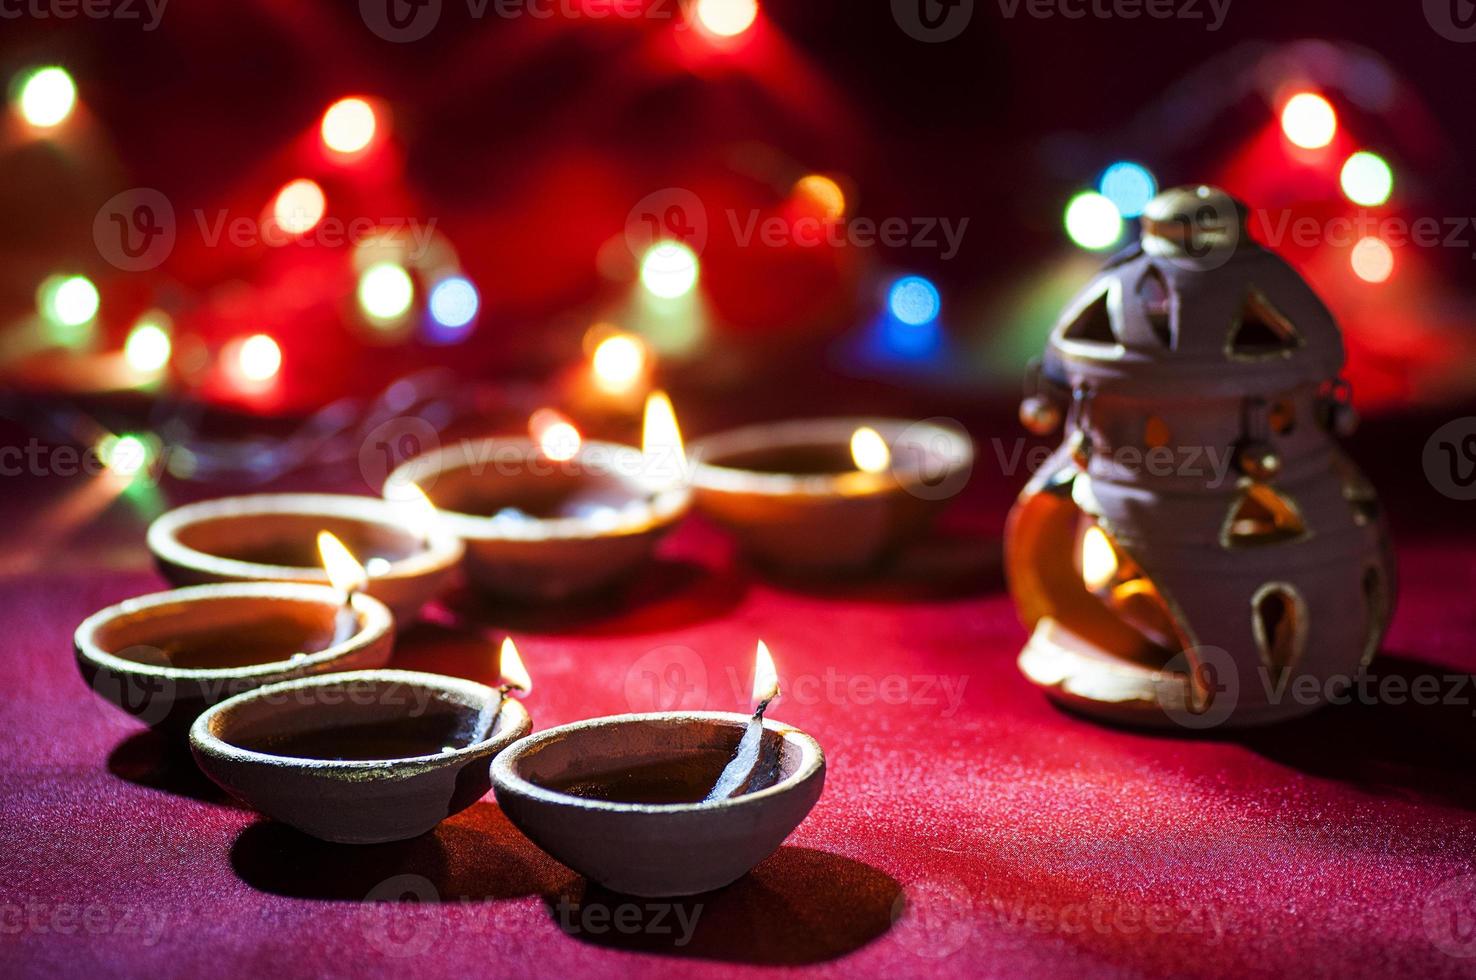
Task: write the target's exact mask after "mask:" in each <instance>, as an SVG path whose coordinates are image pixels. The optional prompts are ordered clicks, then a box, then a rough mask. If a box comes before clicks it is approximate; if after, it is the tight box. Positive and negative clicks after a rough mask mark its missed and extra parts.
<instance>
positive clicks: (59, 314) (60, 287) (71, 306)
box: [36, 276, 102, 327]
mask: <svg viewBox="0 0 1476 980" xmlns="http://www.w3.org/2000/svg"><path fill="white" fill-rule="evenodd" d="M101 302H102V301H101V299H100V298H99V296H98V293H97V287H96V286H94V285H93V284H92V280H91V279H88V278H87V277H86V276H49V277H47V279H46V280H45V281H44V282H43V283H41V288H40V289H39V290H37V291H36V307H37V311H38V312H39V313H40V314H41V316H42V317H43V318H44V319H46V320H47V321H48V322H49V323H51V324H54V325H55V326H59V327H80V326H82V325H83V324H86V323H90V322H92V319H93V318H94V317H96V316H97V310H98V307H99V306H100V305H101Z"/></svg>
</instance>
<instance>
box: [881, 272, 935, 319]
mask: <svg viewBox="0 0 1476 980" xmlns="http://www.w3.org/2000/svg"><path fill="white" fill-rule="evenodd" d="M887 307H888V308H889V309H890V310H891V311H892V316H894V317H896V318H897V319H898V320H900V321H902V322H903V323H905V324H907V325H908V326H910V327H920V326H922V325H923V324H925V323H932V322H933V321H934V320H936V319H938V314H939V313H940V312H941V311H942V309H943V299H942V297H941V296H939V295H938V287H937V286H934V285H933V284H932V283H931V282H929V281H928V280H926V279H924V278H923V277H922V276H903V277H902V278H901V279H898V280H897V281H896V282H894V283H892V288H891V289H890V290H888V292H887Z"/></svg>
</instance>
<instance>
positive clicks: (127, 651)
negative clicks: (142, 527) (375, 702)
mask: <svg viewBox="0 0 1476 980" xmlns="http://www.w3.org/2000/svg"><path fill="white" fill-rule="evenodd" d="M339 547H340V548H342V545H341V544H340V545H339ZM330 554H332V555H333V560H334V561H335V564H333V565H330V566H329V568H328V576H329V577H330V578H331V579H332V581H333V583H334V584H333V585H332V586H327V585H303V584H300V583H293V582H243V583H228V584H222V585H196V586H191V587H189V588H183V589H174V590H172V591H169V592H157V593H154V594H153V595H145V596H139V597H138V598H135V599H127V600H125V601H123V602H120V603H118V604H117V605H114V606H109V607H108V608H106V609H103V610H102V611H100V612H97V613H94V614H93V615H91V616H89V617H88V618H87V619H85V620H83V622H82V624H81V625H80V626H78V627H77V631H76V634H75V636H74V638H73V646H74V648H75V651H76V655H77V665H78V668H79V669H80V670H81V672H82V677H83V679H84V680H85V681H87V683H88V684H89V685H91V687H92V689H93V690H94V691H96V692H97V693H98V694H99V695H101V696H102V697H103V698H105V699H107V700H108V701H110V702H112V703H113V704H115V705H117V706H118V707H119V708H121V709H122V710H123V711H126V712H127V713H129V714H131V715H133V716H134V717H136V718H138V719H139V720H140V721H142V722H144V723H145V724H148V725H153V726H157V727H163V728H171V729H182V728H184V727H187V726H188V725H189V724H190V722H192V721H193V720H194V719H195V716H196V715H198V714H199V713H200V712H201V711H203V710H204V709H205V708H207V707H208V706H210V705H212V704H215V703H217V702H219V701H222V700H224V699H226V698H229V697H232V696H234V695H237V694H240V693H241V692H243V691H249V690H251V689H253V688H257V687H261V686H263V685H267V684H274V683H276V682H279V681H286V680H291V679H294V678H303V677H309V676H313V675H317V674H324V673H328V672H330V671H341V670H357V669H362V668H369V667H382V666H383V665H384V664H386V663H388V662H389V658H390V651H391V648H392V646H393V644H394V623H395V620H394V616H393V615H392V614H391V613H390V611H389V609H388V608H386V607H385V605H384V603H382V602H380V601H379V600H377V599H375V598H373V597H372V596H368V595H365V594H363V592H362V591H361V586H362V583H363V576H364V570H363V568H362V566H360V565H359V564H358V563H357V562H356V561H354V560H353V557H352V556H351V555H348V554H347V550H346V549H344V550H343V554H342V555H339V554H338V553H337V552H331V551H330ZM345 556H346V560H345Z"/></svg>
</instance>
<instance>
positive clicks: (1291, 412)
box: [1266, 398, 1297, 436]
mask: <svg viewBox="0 0 1476 980" xmlns="http://www.w3.org/2000/svg"><path fill="white" fill-rule="evenodd" d="M1266 421H1267V422H1268V423H1269V424H1270V426H1271V431H1272V432H1274V433H1276V434H1277V435H1279V436H1289V435H1291V434H1292V432H1293V431H1294V430H1295V429H1296V427H1297V410H1296V406H1294V405H1293V404H1292V403H1291V400H1290V399H1287V398H1282V399H1279V400H1278V401H1276V402H1273V403H1272V405H1271V411H1270V412H1269V413H1267V416H1266Z"/></svg>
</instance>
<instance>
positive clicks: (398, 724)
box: [190, 639, 533, 844]
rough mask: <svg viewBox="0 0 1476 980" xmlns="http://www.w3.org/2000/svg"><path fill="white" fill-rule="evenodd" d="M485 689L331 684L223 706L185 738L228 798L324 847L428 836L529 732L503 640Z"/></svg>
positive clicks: (432, 677)
mask: <svg viewBox="0 0 1476 980" xmlns="http://www.w3.org/2000/svg"><path fill="white" fill-rule="evenodd" d="M499 670H500V672H501V675H502V678H503V683H502V684H501V685H500V686H499V687H497V688H492V687H488V686H487V685H484V684H478V683H476V682H473V681H469V680H464V679H461V678H453V677H444V676H441V675H438V674H428V673H420V672H414V671H398V670H380V671H359V672H353V673H345V674H335V675H330V676H326V677H317V678H310V679H307V680H304V681H297V682H289V683H286V684H278V685H273V686H271V687H266V688H262V689H260V690H258V691H252V692H250V693H248V694H245V695H242V696H240V697H237V698H232V699H231V700H229V701H225V702H222V703H221V704H219V705H216V706H215V707H214V708H211V709H210V710H209V711H207V712H205V713H204V714H202V715H201V716H200V717H199V718H198V719H197V720H196V722H195V724H194V726H193V727H192V728H191V730H190V744H191V748H192V750H193V752H194V755H195V759H196V762H197V763H198V764H199V766H200V768H201V770H202V771H204V772H205V774H206V775H207V776H209V777H210V778H211V779H212V780H214V781H215V782H216V783H217V784H218V785H220V786H221V787H222V788H223V789H225V790H226V791H227V792H229V793H230V794H231V795H233V796H235V797H236V798H238V799H240V800H242V801H243V802H245V803H247V804H249V805H250V806H252V807H254V808H256V809H257V810H260V811H261V812H263V813H265V814H267V815H268V816H271V817H273V818H275V819H277V820H280V821H282V822H283V823H286V824H289V825H291V826H293V827H296V828H297V829H299V830H301V831H303V832H304V833H307V834H310V835H312V836H314V837H318V838H321V839H323V840H328V841H334V842H339V843H351V844H368V843H380V842H385V841H394V840H404V839H407V838H410V837H414V836H417V835H419V834H422V833H425V832H426V831H428V830H430V829H431V828H433V827H434V826H435V825H436V824H437V823H439V822H440V821H441V820H443V819H445V818H446V817H448V816H451V815H453V814H455V813H459V812H460V811H462V810H464V809H466V808H467V807H469V806H471V805H472V804H473V803H475V802H476V801H477V800H479V799H480V798H481V797H482V796H483V795H484V794H485V793H486V791H487V790H488V789H489V788H490V785H491V783H490V775H489V772H488V768H487V763H488V761H489V760H490V759H491V758H492V757H493V756H495V755H496V754H497V753H498V752H500V751H502V750H503V749H504V748H506V747H507V746H508V745H511V744H512V743H513V742H515V741H517V740H518V739H520V738H522V737H524V736H526V735H527V734H528V732H529V731H530V730H531V728H532V721H531V719H530V718H529V716H528V713H527V711H526V709H524V708H523V706H522V704H521V703H519V702H518V701H517V700H516V699H514V698H512V697H511V695H512V694H513V693H514V692H517V693H519V694H526V693H527V692H528V691H530V690H531V689H532V686H533V685H532V680H531V678H530V677H529V676H528V672H527V669H526V668H525V667H524V666H523V663H522V659H521V657H519V655H518V651H517V648H516V646H515V645H514V644H513V643H512V641H511V640H510V639H509V640H504V642H503V645H502V650H501V656H500V667H499Z"/></svg>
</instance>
